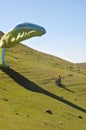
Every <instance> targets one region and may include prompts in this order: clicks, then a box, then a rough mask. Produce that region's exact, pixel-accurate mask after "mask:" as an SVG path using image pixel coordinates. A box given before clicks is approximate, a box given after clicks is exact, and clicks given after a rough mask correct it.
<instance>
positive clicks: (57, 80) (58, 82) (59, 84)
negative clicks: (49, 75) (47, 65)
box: [55, 75, 61, 86]
mask: <svg viewBox="0 0 86 130" xmlns="http://www.w3.org/2000/svg"><path fill="white" fill-rule="evenodd" d="M55 84H56V85H58V86H61V76H60V75H59V77H58V78H57V79H56V81H55Z"/></svg>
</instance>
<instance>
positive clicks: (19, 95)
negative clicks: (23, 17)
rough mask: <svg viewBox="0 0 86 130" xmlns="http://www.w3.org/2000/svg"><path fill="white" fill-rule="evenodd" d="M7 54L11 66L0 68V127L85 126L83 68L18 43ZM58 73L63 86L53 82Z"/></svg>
mask: <svg viewBox="0 0 86 130" xmlns="http://www.w3.org/2000/svg"><path fill="white" fill-rule="evenodd" d="M6 53H7V55H6V62H7V63H9V64H10V67H11V68H10V69H1V70H0V130H69V129H70V130H85V129H86V109H85V108H86V69H85V68H80V67H79V66H77V65H75V64H72V63H70V62H67V61H64V60H62V59H60V58H57V57H54V56H51V55H47V54H44V53H40V52H38V51H35V50H33V49H31V48H28V47H26V46H23V45H21V44H20V45H17V46H15V47H14V48H11V49H9V50H7V51H6ZM59 74H60V75H61V77H62V83H63V84H64V85H65V88H61V87H58V86H56V84H55V79H56V77H57V76H58V75H59ZM46 109H49V110H51V111H52V114H49V113H47V112H45V111H46Z"/></svg>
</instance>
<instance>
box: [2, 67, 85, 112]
mask: <svg viewBox="0 0 86 130" xmlns="http://www.w3.org/2000/svg"><path fill="white" fill-rule="evenodd" d="M0 69H1V70H2V71H3V72H5V73H6V74H7V75H9V77H11V78H12V79H13V80H14V81H15V82H16V83H18V84H19V85H20V86H22V87H24V88H25V89H28V90H29V91H33V92H37V93H41V94H45V95H46V96H49V97H51V98H53V99H55V100H58V101H60V102H63V103H65V104H67V105H69V106H71V107H73V108H75V109H77V110H80V111H82V112H85V113H86V109H84V108H82V107H80V106H78V105H76V104H74V103H72V102H70V101H68V100H66V99H63V98H62V97H59V96H57V95H55V94H53V93H51V92H49V91H47V90H45V89H43V88H41V87H40V86H38V85H37V84H36V83H34V82H32V81H30V80H29V79H27V78H26V77H24V76H23V75H21V74H20V73H18V72H16V71H15V70H13V69H12V68H4V67H0Z"/></svg>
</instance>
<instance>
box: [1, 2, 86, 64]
mask: <svg viewBox="0 0 86 130" xmlns="http://www.w3.org/2000/svg"><path fill="white" fill-rule="evenodd" d="M23 22H30V23H34V24H37V25H40V26H42V27H44V28H45V29H46V34H45V35H43V36H41V37H34V38H31V39H29V40H25V41H23V42H22V43H23V44H25V45H27V46H29V47H31V48H33V49H36V50H38V51H41V52H44V53H48V54H51V55H54V56H57V57H60V58H62V59H64V60H67V61H70V62H73V63H80V62H86V0H7V1H5V0H1V1H0V30H1V31H3V32H4V33H6V32H8V31H9V30H10V29H12V27H15V26H16V25H17V24H19V23H23Z"/></svg>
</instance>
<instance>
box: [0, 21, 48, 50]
mask: <svg viewBox="0 0 86 130" xmlns="http://www.w3.org/2000/svg"><path fill="white" fill-rule="evenodd" d="M45 33H46V30H45V29H44V28H43V27H41V26H39V25H36V24H32V23H22V24H18V25H17V26H15V27H14V28H13V29H12V30H10V31H9V32H8V33H6V34H5V35H3V36H2V38H1V40H0V48H9V47H12V46H14V45H16V44H18V43H19V42H21V41H23V40H26V39H29V38H32V37H35V36H41V35H43V34H45Z"/></svg>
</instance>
